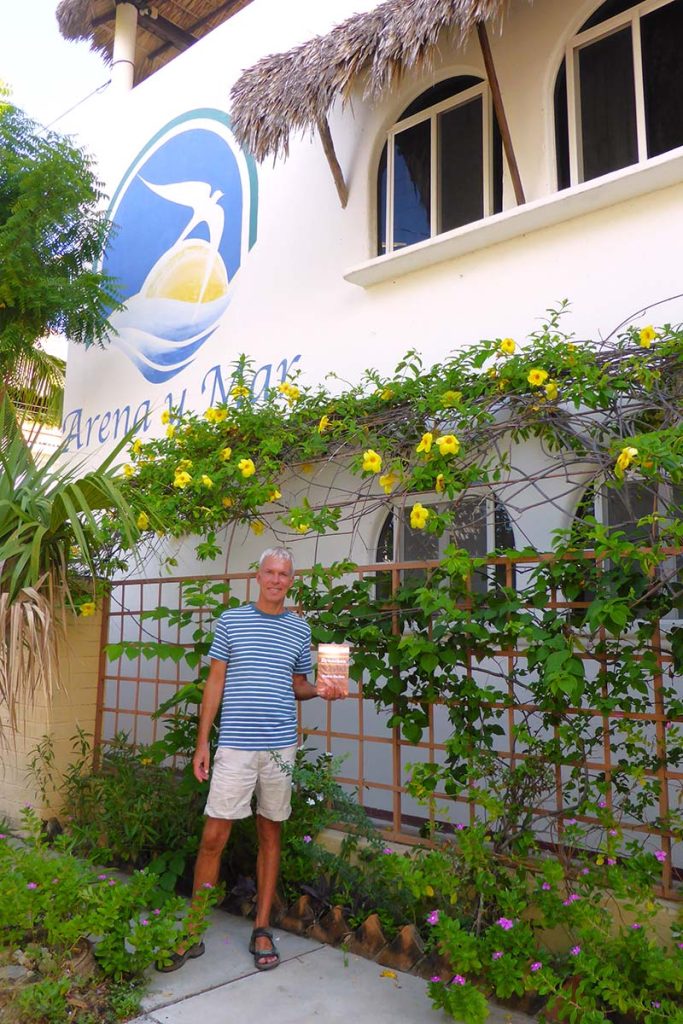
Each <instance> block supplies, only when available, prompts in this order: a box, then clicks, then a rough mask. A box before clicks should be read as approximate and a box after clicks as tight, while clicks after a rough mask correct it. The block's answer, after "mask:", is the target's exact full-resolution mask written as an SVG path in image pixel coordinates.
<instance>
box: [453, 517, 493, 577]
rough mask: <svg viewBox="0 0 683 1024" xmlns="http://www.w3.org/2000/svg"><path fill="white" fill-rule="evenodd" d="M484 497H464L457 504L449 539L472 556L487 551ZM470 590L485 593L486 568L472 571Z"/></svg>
mask: <svg viewBox="0 0 683 1024" xmlns="http://www.w3.org/2000/svg"><path fill="white" fill-rule="evenodd" d="M486 519H487V501H486V498H466V499H465V500H464V501H461V502H460V504H459V505H458V507H457V509H456V512H455V518H454V521H453V526H452V527H451V529H450V537H449V540H450V542H451V543H452V544H455V546H456V547H458V548H464V550H465V551H466V552H467V553H468V555H470V556H471V557H472V558H481V557H482V555H485V554H486V553H487V548H488V544H487V543H486V532H487V531H486ZM472 590H473V591H474V592H475V593H476V594H485V593H486V591H487V590H488V579H487V574H486V568H485V567H482V568H481V569H476V570H475V571H474V572H473V573H472Z"/></svg>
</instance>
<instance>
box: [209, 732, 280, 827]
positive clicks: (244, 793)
mask: <svg viewBox="0 0 683 1024" xmlns="http://www.w3.org/2000/svg"><path fill="white" fill-rule="evenodd" d="M275 753H277V754H278V756H279V757H281V758H282V760H283V761H284V762H285V763H286V764H294V757H295V755H296V744H295V745H294V746H292V747H283V749H282V750H277V751H275ZM254 793H256V813H257V814H260V815H261V816H262V817H264V818H268V819H269V820H270V821H286V820H287V818H288V817H289V815H290V813H291V810H292V777H291V775H288V774H287V772H284V771H283V770H282V769H281V768H280V766H279V764H278V763H277V761H276V760H275V758H274V757H273V755H272V753H271V751H270V750H236V749H235V748H234V747H219V748H218V750H217V751H216V756H215V757H214V761H213V769H212V772H211V786H210V787H209V799H208V800H207V801H206V807H205V808H204V814H206V815H207V817H209V818H224V819H226V820H228V821H235V820H236V819H237V818H248V817H250V816H251V798H252V796H253V795H254Z"/></svg>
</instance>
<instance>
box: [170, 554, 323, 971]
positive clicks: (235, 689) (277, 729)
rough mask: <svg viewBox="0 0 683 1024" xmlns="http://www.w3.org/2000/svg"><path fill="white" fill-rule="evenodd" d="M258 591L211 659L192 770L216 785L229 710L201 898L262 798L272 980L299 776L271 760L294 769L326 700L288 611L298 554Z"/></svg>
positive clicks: (306, 642) (258, 926)
mask: <svg viewBox="0 0 683 1024" xmlns="http://www.w3.org/2000/svg"><path fill="white" fill-rule="evenodd" d="M256 581H257V583H258V586H259V594H258V599H257V600H256V601H255V602H254V603H252V604H245V605H242V606H241V607H239V608H231V609H229V610H228V611H226V612H224V613H223V614H222V615H221V617H220V618H219V620H218V624H217V627H216V632H215V635H214V640H213V644H212V646H211V649H210V651H209V656H210V658H211V666H210V668H209V675H208V678H207V681H206V686H205V688H204V696H203V699H202V704H201V710H200V715H199V729H198V734H197V746H196V750H195V754H194V758H193V762H192V766H193V770H194V774H195V778H197V779H198V780H199V781H200V782H204V781H205V780H206V779H208V778H209V734H210V732H211V726H212V725H213V721H214V718H215V717H216V712H217V711H218V708H219V706H220V707H221V718H220V728H219V735H218V749H217V751H216V756H215V759H214V764H213V772H212V773H211V786H210V789H209V798H208V800H207V803H206V808H205V811H204V813H205V815H206V821H205V823H204V831H203V833H202V839H201V844H200V847H199V853H198V855H197V862H196V865H195V873H194V892H195V893H196V892H198V891H199V890H200V889H201V888H202V887H205V886H207V885H212V886H213V885H216V883H217V881H218V874H219V870H220V862H221V855H222V853H223V849H224V847H225V844H226V843H227V841H228V838H229V836H230V830H231V828H232V823H233V821H235V820H237V819H238V818H248V817H249V816H250V814H251V799H252V796H253V794H254V793H256V799H257V808H256V830H257V836H258V856H257V860H256V885H257V902H256V921H255V927H254V930H253V932H252V935H251V941H250V944H249V951H250V952H251V953H252V954H253V956H254V964H255V966H256V967H257V968H258V969H259V970H261V971H264V970H270V969H271V968H273V967H277V965H278V963H279V962H280V957H279V953H278V951H277V949H276V948H275V944H274V942H273V936H272V933H271V932H270V931H269V930H268V925H269V923H270V911H271V907H272V903H273V897H274V895H275V886H276V883H277V876H278V871H279V868H280V833H281V829H282V822H283V821H285V820H286V819H287V818H288V817H289V814H290V811H291V789H292V783H291V776H290V775H289V774H288V773H287V772H285V771H283V769H282V768H281V767H280V765H279V764H278V761H277V760H276V759H275V758H274V757H273V756H272V754H271V751H277V754H278V755H279V758H280V759H281V760H282V761H283V762H285V763H286V764H292V763H293V762H294V757H295V754H296V742H297V735H296V709H295V703H294V701H295V699H296V700H309V699H310V698H311V697H315V696H317V691H316V688H315V686H312V685H311V683H309V682H308V680H307V678H306V676H307V674H308V673H309V672H310V671H311V630H310V627H309V626H308V625H307V623H305V622H304V621H303V619H300V618H299V616H298V615H295V614H294V613H293V612H289V611H285V610H284V604H285V597H286V596H287V593H288V591H289V589H290V587H291V585H292V583H293V581H294V566H293V563H292V556H291V555H290V553H289V551H287V550H286V549H285V548H269V549H268V550H267V551H264V552H263V554H262V555H261V558H260V559H259V569H258V572H257V573H256ZM326 699H334V698H326ZM203 952H204V943H203V942H201V941H199V942H196V943H194V944H193V945H192V946H190V947H189V948H187V949H184V950H178V951H177V952H176V953H174V954H173V957H172V960H171V963H170V964H169V965H167V966H165V967H159V970H163V971H174V970H177V969H178V968H179V967H182V965H183V964H184V963H185V961H186V960H188V959H190V958H192V959H194V958H195V957H198V956H201V955H202V954H203Z"/></svg>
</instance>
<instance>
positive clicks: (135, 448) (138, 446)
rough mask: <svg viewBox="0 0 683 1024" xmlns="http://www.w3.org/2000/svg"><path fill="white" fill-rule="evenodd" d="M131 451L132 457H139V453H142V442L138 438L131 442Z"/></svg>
mask: <svg viewBox="0 0 683 1024" xmlns="http://www.w3.org/2000/svg"><path fill="white" fill-rule="evenodd" d="M131 451H132V453H133V455H139V454H140V452H141V451H142V441H141V440H140V438H139V437H136V438H135V440H134V441H133V444H132V447H131Z"/></svg>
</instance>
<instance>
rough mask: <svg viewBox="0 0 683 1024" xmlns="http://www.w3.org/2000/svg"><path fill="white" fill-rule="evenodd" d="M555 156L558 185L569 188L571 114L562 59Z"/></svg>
mask: <svg viewBox="0 0 683 1024" xmlns="http://www.w3.org/2000/svg"><path fill="white" fill-rule="evenodd" d="M555 158H556V160H557V187H558V189H563V188H569V186H570V184H571V177H570V171H569V116H568V113H567V62H566V60H563V61H562V64H561V66H560V70H559V71H558V72H557V80H556V82H555Z"/></svg>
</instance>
